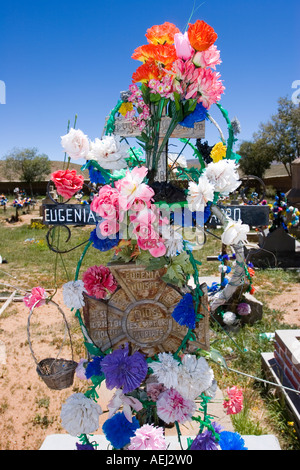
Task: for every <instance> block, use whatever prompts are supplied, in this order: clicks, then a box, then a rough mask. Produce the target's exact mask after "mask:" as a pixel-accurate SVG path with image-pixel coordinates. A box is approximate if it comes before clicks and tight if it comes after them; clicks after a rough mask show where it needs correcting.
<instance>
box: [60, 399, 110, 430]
mask: <svg viewBox="0 0 300 470" xmlns="http://www.w3.org/2000/svg"><path fill="white" fill-rule="evenodd" d="M101 414H102V409H101V406H100V405H98V404H97V403H96V402H94V400H92V399H90V398H87V397H86V396H85V395H84V394H83V393H74V394H73V395H71V396H70V397H69V398H67V400H66V402H65V403H64V404H63V405H62V409H61V415H60V416H61V421H62V426H63V428H64V429H65V430H66V431H67V432H68V433H69V434H70V435H71V436H78V435H80V434H91V433H93V432H95V431H97V429H98V428H99V416H100V415H101Z"/></svg>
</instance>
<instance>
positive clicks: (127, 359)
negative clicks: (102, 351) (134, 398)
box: [101, 344, 148, 394]
mask: <svg viewBox="0 0 300 470" xmlns="http://www.w3.org/2000/svg"><path fill="white" fill-rule="evenodd" d="M101 369H102V372H103V374H104V375H105V379H106V386H107V388H108V389H109V390H112V389H113V388H123V393H124V394H125V393H130V392H133V390H135V389H136V388H138V387H139V386H140V385H141V383H142V382H143V380H144V379H145V377H146V375H147V372H148V364H147V361H146V359H145V358H144V356H143V355H142V354H141V353H139V352H138V351H136V352H135V353H134V354H132V356H129V347H128V344H126V345H125V347H124V348H120V349H116V350H115V351H113V352H112V353H111V354H108V355H107V356H106V357H104V359H103V360H102V361H101Z"/></svg>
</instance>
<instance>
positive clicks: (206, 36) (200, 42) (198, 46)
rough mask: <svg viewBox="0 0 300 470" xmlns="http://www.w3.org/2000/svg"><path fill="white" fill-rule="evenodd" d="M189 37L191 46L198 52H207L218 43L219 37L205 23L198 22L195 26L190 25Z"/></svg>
mask: <svg viewBox="0 0 300 470" xmlns="http://www.w3.org/2000/svg"><path fill="white" fill-rule="evenodd" d="M188 37H189V40H190V43H191V46H192V47H193V48H194V49H195V50H196V51H200V52H201V51H206V50H207V49H208V48H209V47H210V46H212V45H213V44H214V43H215V42H216V40H217V38H218V35H217V33H216V32H215V30H214V29H213V28H212V27H211V26H209V25H208V24H207V23H205V21H200V20H197V21H196V23H194V24H191V23H189V29H188Z"/></svg>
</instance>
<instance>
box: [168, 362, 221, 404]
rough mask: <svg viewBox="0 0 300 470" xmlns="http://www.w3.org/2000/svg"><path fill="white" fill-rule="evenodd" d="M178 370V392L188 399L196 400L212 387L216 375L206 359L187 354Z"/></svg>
mask: <svg viewBox="0 0 300 470" xmlns="http://www.w3.org/2000/svg"><path fill="white" fill-rule="evenodd" d="M181 362H182V363H181V364H180V365H179V368H178V377H177V382H178V383H177V386H176V390H177V391H178V392H179V393H180V394H181V395H182V396H183V397H184V398H186V399H189V400H195V399H196V398H197V397H198V396H199V395H201V393H204V392H205V390H207V389H208V388H210V387H211V385H212V383H213V379H214V373H213V370H212V368H211V367H209V365H208V362H207V361H206V359H205V358H204V357H199V358H198V359H197V357H196V356H194V355H191V354H185V355H184V356H183V359H182V361H181Z"/></svg>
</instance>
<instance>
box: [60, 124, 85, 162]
mask: <svg viewBox="0 0 300 470" xmlns="http://www.w3.org/2000/svg"><path fill="white" fill-rule="evenodd" d="M61 145H62V147H63V149H64V151H65V152H66V153H67V154H68V155H69V156H70V157H71V158H75V159H78V158H86V157H87V156H88V153H89V150H90V143H89V139H88V137H87V136H86V135H85V134H84V133H83V132H82V131H81V130H80V129H77V130H75V129H73V128H72V129H70V131H69V132H68V134H66V135H64V136H62V137H61Z"/></svg>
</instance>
